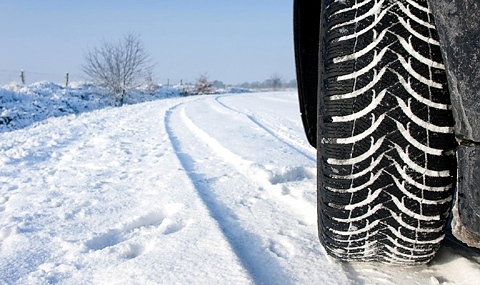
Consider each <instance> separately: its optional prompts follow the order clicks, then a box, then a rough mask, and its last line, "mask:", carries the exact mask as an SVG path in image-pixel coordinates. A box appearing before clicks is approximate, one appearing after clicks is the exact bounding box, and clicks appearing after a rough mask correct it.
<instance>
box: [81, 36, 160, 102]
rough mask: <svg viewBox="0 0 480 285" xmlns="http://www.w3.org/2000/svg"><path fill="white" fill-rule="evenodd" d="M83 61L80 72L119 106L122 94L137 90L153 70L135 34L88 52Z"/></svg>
mask: <svg viewBox="0 0 480 285" xmlns="http://www.w3.org/2000/svg"><path fill="white" fill-rule="evenodd" d="M84 59H85V65H84V66H82V68H83V72H84V73H85V74H86V75H87V76H88V77H89V78H90V79H91V80H92V81H93V82H94V83H96V84H98V85H100V86H103V87H105V88H106V89H107V90H108V91H109V92H110V93H111V94H112V95H113V96H114V98H115V101H116V102H117V103H118V104H119V105H120V106H121V105H123V101H124V99H125V95H126V93H127V92H128V91H129V90H131V89H132V88H135V87H137V86H139V84H140V82H141V80H142V79H144V78H145V76H146V75H147V74H149V73H150V72H151V70H152V67H153V66H152V64H151V60H150V57H149V55H148V54H147V52H146V51H145V48H144V47H143V44H142V42H141V41H140V37H139V36H138V35H136V34H127V35H125V36H124V37H123V38H122V39H121V40H119V41H118V42H103V43H102V44H101V45H100V47H95V48H94V49H93V50H88V51H87V52H86V53H85V54H84Z"/></svg>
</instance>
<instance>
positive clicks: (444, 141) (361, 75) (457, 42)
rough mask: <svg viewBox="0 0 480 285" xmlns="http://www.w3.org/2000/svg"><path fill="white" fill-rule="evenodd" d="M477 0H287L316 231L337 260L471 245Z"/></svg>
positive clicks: (479, 169) (427, 254) (396, 259)
mask: <svg viewBox="0 0 480 285" xmlns="http://www.w3.org/2000/svg"><path fill="white" fill-rule="evenodd" d="M479 8H480V3H479V2H478V1H476V0H463V1H461V0H453V1H448V0H434V1H433V0H429V1H427V0H384V1H381V0H364V1H353V0H338V1H334V0H322V1H312V2H308V1H300V0H295V3H294V40H295V56H296V67H297V81H298V91H299V103H300V109H301V110H300V111H301V116H302V122H303V125H304V128H305V133H306V136H307V138H308V141H309V142H310V144H311V145H312V146H314V147H316V148H317V152H318V156H317V165H318V167H317V168H318V186H317V187H318V192H317V195H318V220H319V237H320V240H321V242H322V244H323V245H324V247H325V248H326V250H327V252H328V253H329V254H331V255H332V256H334V257H337V258H339V259H342V260H346V261H358V260H360V261H364V260H367V261H368V260H371V261H379V262H389V263H401V264H417V263H425V262H428V261H429V260H431V259H432V258H433V256H434V255H435V253H436V251H437V250H438V248H439V245H440V243H441V241H442V239H443V237H444V235H445V227H446V224H447V222H448V219H449V216H450V214H451V212H452V211H451V207H452V205H453V209H454V210H453V222H452V229H453V233H454V235H455V236H456V237H457V238H458V239H460V240H461V241H463V242H465V243H467V244H468V245H471V246H476V247H479V246H480V29H479V25H478V23H480V12H479V11H480V9H479Z"/></svg>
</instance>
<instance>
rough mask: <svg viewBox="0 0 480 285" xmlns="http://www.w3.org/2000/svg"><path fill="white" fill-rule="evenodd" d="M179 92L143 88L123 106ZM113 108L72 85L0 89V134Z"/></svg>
mask: <svg viewBox="0 0 480 285" xmlns="http://www.w3.org/2000/svg"><path fill="white" fill-rule="evenodd" d="M180 93H181V89H180V88H176V87H171V88H168V87H160V88H159V89H158V91H157V92H156V93H154V94H151V93H149V92H148V90H146V89H145V88H139V89H137V90H133V91H132V92H130V93H129V94H128V95H127V96H126V98H125V104H136V103H140V102H146V101H152V100H157V99H163V98H170V97H175V96H179V94H180ZM111 106H114V102H113V100H112V99H111V98H110V97H109V96H108V95H107V94H106V93H105V92H104V91H103V90H101V89H100V88H97V87H95V86H93V85H91V84H86V83H79V82H75V83H72V84H71V86H70V87H68V88H66V87H64V86H61V85H58V84H55V83H51V82H46V81H42V82H37V83H34V84H31V85H28V86H23V85H17V84H13V83H12V84H9V85H5V86H3V87H1V88H0V133H1V132H7V131H12V130H18V129H21V128H24V127H26V126H29V125H32V124H34V123H37V122H40V121H43V120H45V119H47V118H50V117H59V116H64V115H69V114H80V113H83V112H90V111H93V110H98V109H103V108H106V107H111Z"/></svg>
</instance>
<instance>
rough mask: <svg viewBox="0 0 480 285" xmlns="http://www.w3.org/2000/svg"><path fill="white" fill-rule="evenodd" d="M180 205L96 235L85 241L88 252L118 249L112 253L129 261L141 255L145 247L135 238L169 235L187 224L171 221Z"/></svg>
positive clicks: (171, 206)
mask: <svg viewBox="0 0 480 285" xmlns="http://www.w3.org/2000/svg"><path fill="white" fill-rule="evenodd" d="M181 207H182V206H181V205H178V204H175V205H170V207H168V208H169V209H168V210H164V211H158V212H152V213H150V214H148V215H145V216H141V217H138V218H136V219H133V220H132V221H130V222H128V223H124V224H121V225H120V226H118V227H116V228H113V229H110V230H108V231H107V232H104V233H101V234H98V235H96V236H94V237H93V238H91V239H89V240H87V241H85V245H86V246H87V248H88V249H89V250H92V251H99V250H103V249H105V248H112V247H118V248H116V249H115V250H114V251H115V252H116V253H118V254H119V255H120V256H123V257H124V258H127V259H131V258H135V257H137V256H139V255H141V254H142V253H143V252H144V251H145V248H147V246H146V245H145V244H142V242H141V241H140V242H139V241H138V240H137V239H136V237H139V236H143V235H148V234H155V235H158V233H160V234H163V235H169V234H173V233H176V232H178V231H181V230H182V229H183V228H185V227H186V226H187V223H185V222H184V221H182V220H180V221H178V220H175V219H172V218H171V217H170V216H171V215H173V214H174V213H175V212H177V211H179V210H180V209H181Z"/></svg>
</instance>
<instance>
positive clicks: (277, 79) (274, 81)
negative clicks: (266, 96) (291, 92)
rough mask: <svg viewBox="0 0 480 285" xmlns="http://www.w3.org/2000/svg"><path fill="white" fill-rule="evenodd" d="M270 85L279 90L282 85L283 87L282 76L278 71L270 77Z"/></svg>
mask: <svg viewBox="0 0 480 285" xmlns="http://www.w3.org/2000/svg"><path fill="white" fill-rule="evenodd" d="M269 81H270V87H271V88H272V89H273V90H278V89H280V87H282V81H283V79H282V77H281V76H280V75H278V74H276V73H274V74H273V75H272V76H271V77H270V80H269Z"/></svg>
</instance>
